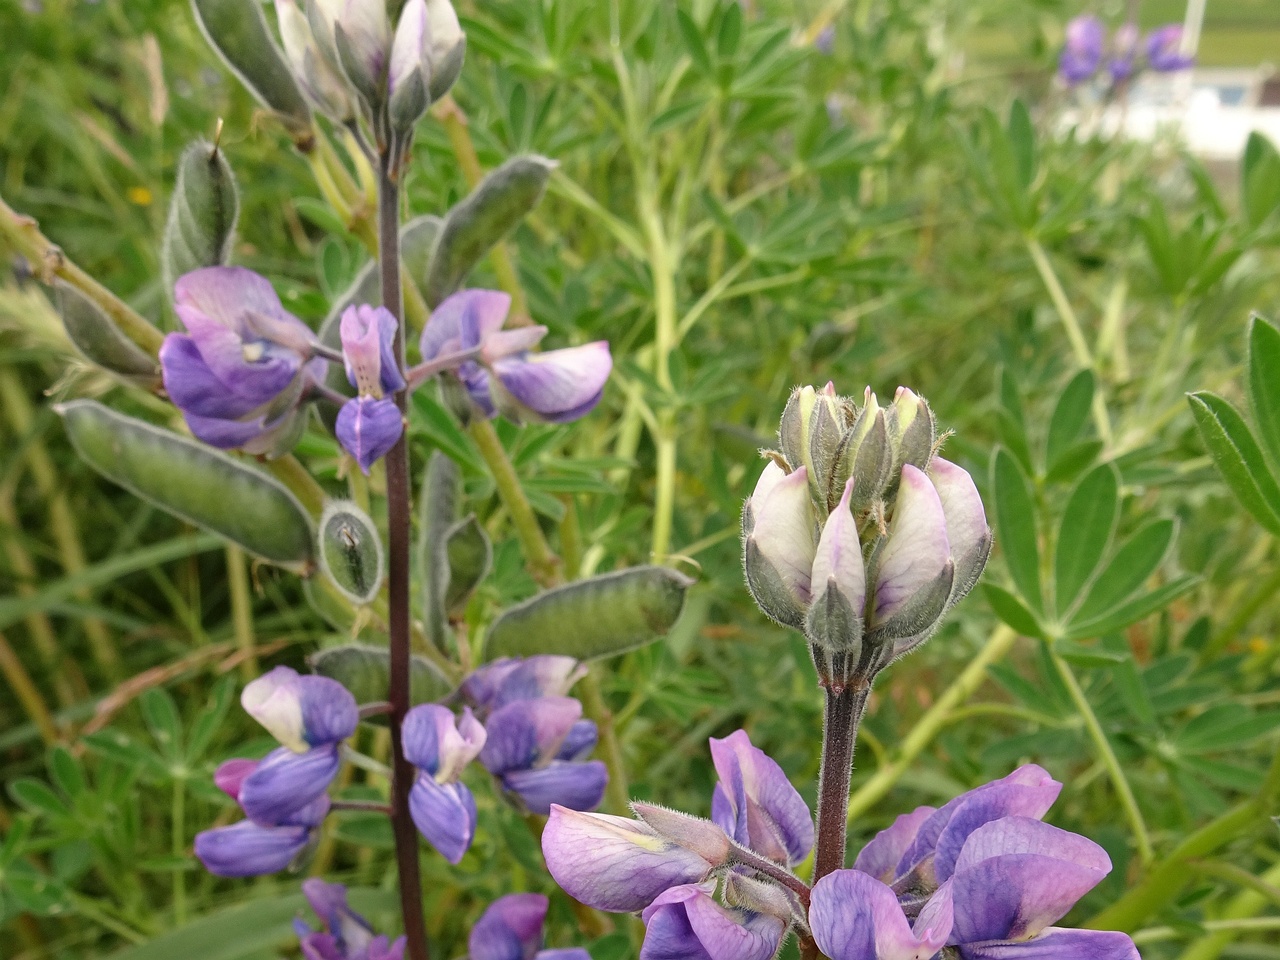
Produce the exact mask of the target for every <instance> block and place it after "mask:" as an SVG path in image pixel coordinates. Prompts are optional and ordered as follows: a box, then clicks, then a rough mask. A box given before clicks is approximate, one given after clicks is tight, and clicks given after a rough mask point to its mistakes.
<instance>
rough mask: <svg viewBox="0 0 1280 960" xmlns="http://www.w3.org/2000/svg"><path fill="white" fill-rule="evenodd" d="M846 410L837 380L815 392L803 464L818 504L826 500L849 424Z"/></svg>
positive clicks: (824, 502) (823, 503)
mask: <svg viewBox="0 0 1280 960" xmlns="http://www.w3.org/2000/svg"><path fill="white" fill-rule="evenodd" d="M847 412H848V409H847V406H846V404H845V402H844V401H843V400H842V399H841V398H840V397H838V396H836V387H835V384H834V383H830V382H829V383H828V384H827V385H826V386H825V387H823V388H822V389H821V390H819V391H817V392H816V393H815V394H814V397H813V409H812V410H810V411H809V426H808V429H807V430H806V431H805V432H806V435H807V439H808V442H807V444H806V445H805V450H804V465H805V466H806V467H808V469H809V489H810V491H811V493H812V495H813V499H814V502H815V503H818V504H822V505H825V504H826V503H827V492H828V489H829V487H830V485H831V477H832V473H833V472H834V471H835V469H836V462H837V457H838V455H839V452H840V441H841V439H842V438H843V437H844V434H845V432H846V431H847V429H848V426H849V424H848V422H847V421H848V418H847V416H846V414H847Z"/></svg>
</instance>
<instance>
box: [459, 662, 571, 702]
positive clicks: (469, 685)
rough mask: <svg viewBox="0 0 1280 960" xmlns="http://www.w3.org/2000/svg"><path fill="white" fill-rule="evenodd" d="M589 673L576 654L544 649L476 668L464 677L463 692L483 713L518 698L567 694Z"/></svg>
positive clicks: (533, 698) (528, 698)
mask: <svg viewBox="0 0 1280 960" xmlns="http://www.w3.org/2000/svg"><path fill="white" fill-rule="evenodd" d="M586 675H587V668H586V666H584V665H583V664H581V663H579V662H578V661H577V660H575V659H574V658H573V657H561V656H556V655H555V654H550V653H543V654H539V655H537V656H533V657H525V658H523V659H522V658H519V657H504V658H503V659H501V660H495V661H493V662H492V663H487V664H485V665H484V666H483V667H480V668H479V669H477V670H475V671H473V672H472V673H471V674H470V675H468V677H467V678H466V679H465V680H463V681H462V693H463V695H464V696H465V697H466V698H467V700H469V701H470V702H471V704H472V705H473V706H474V707H475V708H476V709H477V710H479V711H481V714H482V715H487V714H488V712H489V711H491V710H496V709H498V708H499V707H505V706H506V705H507V704H508V703H511V702H512V701H515V700H536V699H537V698H538V697H563V696H565V695H566V694H568V692H569V690H570V689H571V688H572V687H573V685H574V684H575V683H577V682H578V681H579V680H581V679H582V678H583V677H585V676H586Z"/></svg>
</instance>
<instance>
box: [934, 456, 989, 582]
mask: <svg viewBox="0 0 1280 960" xmlns="http://www.w3.org/2000/svg"><path fill="white" fill-rule="evenodd" d="M929 479H930V480H931V481H932V482H933V487H934V489H935V490H937V491H938V499H939V500H941V501H942V512H943V514H944V515H945V516H946V519H947V540H948V542H949V544H950V547H951V562H952V564H954V566H955V576H954V579H953V581H952V584H951V597H950V598H949V599H948V601H947V606H954V605H955V604H957V603H959V602H960V601H961V600H963V599H964V598H965V596H966V595H967V594H968V593H969V591H970V590H972V589H973V585H974V584H975V583H977V582H978V577H980V576H981V575H982V568H983V567H985V566H986V565H987V557H989V556H990V554H991V528H990V527H989V526H987V515H986V511H985V510H984V509H983V506H982V497H980V496H979V495H978V488H977V487H976V486H974V483H973V478H972V477H971V476H969V474H968V473H967V472H966V471H965V470H962V469H961V468H960V467H957V466H956V465H955V464H954V463H951V462H950V461H947V460H943V459H942V458H941V457H934V458H933V462H932V463H930V464H929Z"/></svg>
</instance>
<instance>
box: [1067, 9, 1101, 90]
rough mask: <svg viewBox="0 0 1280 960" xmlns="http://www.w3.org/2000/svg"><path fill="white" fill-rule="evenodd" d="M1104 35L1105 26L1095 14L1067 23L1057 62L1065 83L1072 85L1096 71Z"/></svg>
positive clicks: (1099, 62) (1099, 63) (1082, 80)
mask: <svg viewBox="0 0 1280 960" xmlns="http://www.w3.org/2000/svg"><path fill="white" fill-rule="evenodd" d="M1106 37H1107V31H1106V27H1104V26H1103V25H1102V21H1101V20H1099V19H1098V18H1097V17H1095V16H1092V15H1089V16H1081V17H1076V18H1075V19H1073V20H1072V21H1071V22H1070V23H1068V24H1067V38H1066V44H1065V45H1064V47H1063V50H1062V58H1061V59H1060V60H1059V62H1058V69H1059V72H1060V73H1061V74H1062V78H1063V79H1064V80H1066V82H1067V83H1069V84H1071V85H1073V86H1074V85H1075V84H1077V83H1082V82H1084V81H1085V80H1088V79H1089V78H1090V77H1091V76H1093V75H1094V74H1095V73H1097V72H1098V67H1099V66H1101V65H1102V48H1103V45H1104V44H1105V42H1106Z"/></svg>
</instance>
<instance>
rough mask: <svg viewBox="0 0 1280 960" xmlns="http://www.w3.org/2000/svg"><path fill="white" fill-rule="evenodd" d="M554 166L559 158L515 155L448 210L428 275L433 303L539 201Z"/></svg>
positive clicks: (455, 285) (429, 299)
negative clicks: (550, 158) (549, 158)
mask: <svg viewBox="0 0 1280 960" xmlns="http://www.w3.org/2000/svg"><path fill="white" fill-rule="evenodd" d="M555 168H556V163H555V161H553V160H548V159H547V158H546V157H538V156H526V157H513V158H512V159H510V160H508V161H507V162H506V163H504V164H503V165H502V166H500V167H499V168H498V169H497V170H494V171H493V172H492V173H490V174H489V175H488V176H487V177H485V178H484V180H483V181H482V182H481V183H480V185H479V186H478V187H476V188H475V190H474V191H473V192H472V193H471V195H470V196H468V197H467V198H466V199H465V200H463V201H462V202H461V203H459V204H458V205H457V206H455V207H454V208H453V209H452V210H450V211H449V214H448V216H446V217H445V221H444V228H443V229H442V230H441V231H440V237H439V239H438V240H437V241H436V246H435V250H434V251H433V253H432V255H431V266H430V268H429V269H428V271H427V276H426V298H427V303H428V304H429V305H430V306H431V307H432V308H434V307H436V306H438V305H439V304H440V301H442V300H443V299H444V298H445V297H447V296H448V295H449V294H451V293H453V292H454V291H455V290H457V289H458V287H459V286H460V285H461V283H462V281H463V280H464V279H465V278H466V276H467V274H468V273H470V272H471V269H472V268H473V267H474V266H475V265H476V264H477V263H478V262H479V261H480V259H481V258H482V257H483V256H484V255H485V254H486V253H488V252H489V251H490V250H491V249H492V248H493V246H494V244H496V243H497V242H498V241H499V240H501V239H502V238H503V237H504V236H506V235H507V234H508V233H509V232H510V231H511V230H513V229H514V228H515V226H516V225H517V224H518V223H519V222H520V221H521V220H522V219H524V217H525V216H526V215H527V214H528V213H529V211H530V210H532V209H533V208H534V207H536V206H537V205H538V201H539V200H541V199H542V194H543V193H544V192H545V191H546V189H547V181H548V180H549V179H550V177H551V171H552V170H554V169H555Z"/></svg>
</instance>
